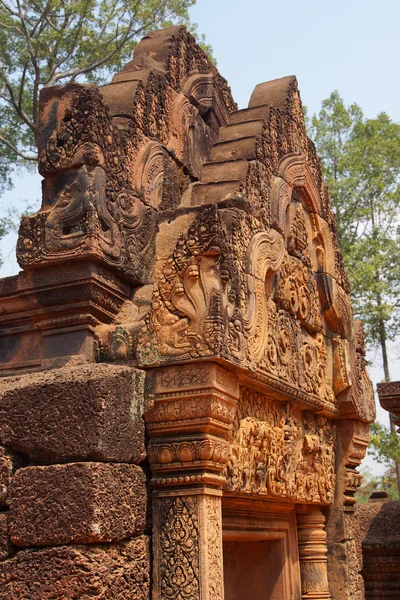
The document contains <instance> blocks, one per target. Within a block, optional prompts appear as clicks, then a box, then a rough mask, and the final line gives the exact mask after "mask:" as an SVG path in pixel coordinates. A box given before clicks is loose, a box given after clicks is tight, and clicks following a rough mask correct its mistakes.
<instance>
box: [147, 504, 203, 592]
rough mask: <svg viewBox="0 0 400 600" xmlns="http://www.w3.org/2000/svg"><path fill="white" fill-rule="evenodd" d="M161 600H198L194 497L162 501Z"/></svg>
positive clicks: (198, 571)
mask: <svg viewBox="0 0 400 600" xmlns="http://www.w3.org/2000/svg"><path fill="white" fill-rule="evenodd" d="M159 513H160V514H159V522H158V528H159V548H158V554H159V556H158V564H157V568H158V570H159V577H160V592H159V594H157V592H156V595H155V598H160V600H161V599H162V600H200V565H199V562H200V561H199V559H200V551H199V520H198V508H197V498H196V497H191V496H185V497H175V498H174V497H172V498H163V499H162V500H161V501H160V509H159Z"/></svg>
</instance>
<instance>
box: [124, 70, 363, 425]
mask: <svg viewBox="0 0 400 600" xmlns="http://www.w3.org/2000/svg"><path fill="white" fill-rule="evenodd" d="M278 140H279V142H278ZM156 255H157V263H156V268H155V280H154V290H153V295H152V300H151V306H150V310H149V311H148V313H147V314H146V315H145V316H144V319H143V320H141V321H140V322H138V323H137V325H136V329H135V331H136V334H135V335H136V339H137V345H136V348H137V351H136V353H137V358H138V360H139V364H141V365H142V366H143V367H150V366H156V365H163V364H172V363H180V362H184V361H187V360H193V359H205V358H206V359H212V360H217V361H220V362H221V363H222V364H226V365H227V367H228V368H233V369H234V370H236V371H237V372H238V373H240V374H241V375H240V376H241V378H242V382H245V381H246V378H247V380H248V381H252V382H253V384H254V381H257V384H258V385H259V386H260V387H262V386H265V388H264V390H265V391H267V390H269V391H271V390H273V391H274V392H276V394H277V395H278V397H279V398H280V399H291V400H292V401H294V402H297V403H298V404H299V405H300V406H303V407H306V406H308V407H311V408H313V409H314V410H318V411H319V412H322V413H324V414H327V415H329V414H330V415H332V416H334V417H341V416H343V417H346V418H359V419H361V420H363V421H365V422H371V421H372V420H373V418H374V402H373V393H372V388H371V385H370V383H369V379H368V376H367V374H366V371H365V358H364V354H365V353H364V346H363V334H362V329H361V328H360V326H359V325H358V324H355V323H354V322H353V316H352V310H351V304H350V298H349V285H348V279H347V275H346V272H345V270H344V267H343V260H342V256H341V253H340V251H339V248H338V243H337V236H336V225H335V219H334V216H333V214H332V211H331V208H330V204H329V199H328V196H327V191H326V190H325V188H324V186H323V180H322V174H321V167H320V163H319V160H318V159H317V158H316V155H315V149H314V147H313V145H312V143H311V142H310V141H309V140H308V138H307V137H306V134H305V127H304V120H303V115H302V110H301V102H300V97H299V93H298V90H297V83H296V80H295V78H290V77H289V78H284V79H283V80H277V81H273V82H269V83H268V84H262V85H260V86H257V88H256V90H255V92H254V93H253V96H252V98H251V100H250V104H249V108H248V109H245V110H241V111H237V112H233V113H232V114H231V115H230V117H229V122H228V124H227V125H225V126H224V127H221V128H220V130H219V135H218V141H217V143H215V144H214V145H213V148H212V151H211V160H210V162H209V163H208V164H206V165H205V166H204V168H203V175H202V179H201V181H200V182H197V183H193V184H192V185H191V186H190V187H189V188H188V190H187V191H186V193H185V194H184V196H183V198H182V203H181V209H180V210H179V211H178V210H176V211H175V212H174V211H172V212H169V213H168V215H165V219H161V221H160V227H159V233H158V237H157V241H156Z"/></svg>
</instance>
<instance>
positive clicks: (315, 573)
mask: <svg viewBox="0 0 400 600" xmlns="http://www.w3.org/2000/svg"><path fill="white" fill-rule="evenodd" d="M297 536H298V543H299V559H300V573H301V591H302V598H303V599H304V600H306V599H307V600H331V594H330V592H329V586H328V573H327V553H328V550H327V546H326V532H325V517H324V515H323V514H322V512H321V509H320V508H319V507H317V506H313V507H311V506H301V507H298V508H297Z"/></svg>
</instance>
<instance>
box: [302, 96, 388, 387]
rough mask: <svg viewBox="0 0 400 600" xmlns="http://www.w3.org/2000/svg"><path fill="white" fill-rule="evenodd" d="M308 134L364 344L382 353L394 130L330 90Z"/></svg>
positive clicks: (384, 117) (385, 334)
mask: <svg viewBox="0 0 400 600" xmlns="http://www.w3.org/2000/svg"><path fill="white" fill-rule="evenodd" d="M310 131H311V136H312V137H313V139H314V141H315V144H316V146H317V151H318V153H319V154H320V155H321V158H322V163H323V168H324V175H325V181H326V183H327V185H328V187H329V191H330V196H331V200H332V204H333V208H334V211H335V214H336V219H337V224H338V234H339V242H340V246H341V249H342V251H343V254H344V260H345V265H346V267H347V269H348V271H349V277H350V282H351V285H352V296H353V308H354V310H355V315H356V317H358V318H360V319H362V320H363V321H364V325H365V327H366V334H367V343H369V344H370V345H376V346H379V347H380V348H381V350H382V353H385V352H386V341H387V339H394V338H395V337H396V335H398V334H399V333H400V319H399V316H400V314H399V310H400V303H399V301H398V299H399V293H400V245H399V232H400V230H399V224H400V220H399V217H400V126H399V124H397V123H394V122H393V121H391V119H390V118H389V117H388V116H387V115H386V114H385V113H381V114H379V115H378V116H377V117H376V118H375V119H366V118H365V117H364V115H363V112H362V110H361V108H360V107H359V106H358V105H357V104H352V105H350V106H345V104H344V102H343V100H342V98H341V97H340V95H339V93H338V92H337V91H336V92H333V93H332V94H331V95H330V97H329V98H328V99H326V100H324V102H323V103H322V109H321V111H320V113H319V114H318V115H314V117H313V118H312V121H311V129H310ZM384 360H385V359H384ZM386 366H387V368H386V369H385V378H386V379H388V378H389V371H388V365H386Z"/></svg>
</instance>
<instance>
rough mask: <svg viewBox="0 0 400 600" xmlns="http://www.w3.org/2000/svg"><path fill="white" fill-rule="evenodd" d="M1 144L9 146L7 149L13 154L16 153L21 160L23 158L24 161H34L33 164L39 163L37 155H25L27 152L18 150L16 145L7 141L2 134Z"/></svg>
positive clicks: (0, 137)
mask: <svg viewBox="0 0 400 600" xmlns="http://www.w3.org/2000/svg"><path fill="white" fill-rule="evenodd" d="M0 143H3V144H4V145H5V146H7V148H9V150H11V151H12V152H14V153H15V154H17V155H18V156H19V157H20V158H23V159H24V160H29V161H32V162H37V161H38V156H37V154H35V155H31V154H25V152H22V151H21V150H18V148H17V147H16V146H14V144H12V143H11V142H10V141H9V140H7V139H6V138H5V137H3V136H2V135H1V134H0Z"/></svg>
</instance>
